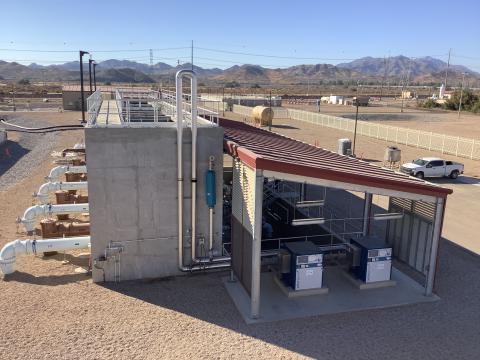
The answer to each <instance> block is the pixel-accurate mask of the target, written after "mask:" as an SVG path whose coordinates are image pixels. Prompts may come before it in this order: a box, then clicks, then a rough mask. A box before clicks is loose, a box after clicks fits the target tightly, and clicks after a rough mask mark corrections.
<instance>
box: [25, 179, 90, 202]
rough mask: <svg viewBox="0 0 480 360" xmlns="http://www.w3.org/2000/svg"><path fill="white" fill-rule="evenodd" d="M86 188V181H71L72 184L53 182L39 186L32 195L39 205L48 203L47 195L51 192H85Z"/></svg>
mask: <svg viewBox="0 0 480 360" xmlns="http://www.w3.org/2000/svg"><path fill="white" fill-rule="evenodd" d="M87 188H88V182H86V181H72V182H61V181H54V182H47V183H45V184H42V185H40V187H39V188H38V192H37V193H35V194H33V196H34V197H36V198H37V199H38V200H39V201H40V203H41V204H46V203H48V195H49V194H50V193H51V192H52V191H57V190H85V189H87Z"/></svg>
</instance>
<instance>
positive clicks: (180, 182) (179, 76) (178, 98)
mask: <svg viewBox="0 0 480 360" xmlns="http://www.w3.org/2000/svg"><path fill="white" fill-rule="evenodd" d="M182 74H183V72H182V70H180V71H178V72H177V74H176V76H175V90H176V105H177V191H178V194H177V197H178V200H177V201H178V267H179V268H180V270H183V268H184V266H183V109H182V92H183V88H182V80H183V77H182V76H183V75H182Z"/></svg>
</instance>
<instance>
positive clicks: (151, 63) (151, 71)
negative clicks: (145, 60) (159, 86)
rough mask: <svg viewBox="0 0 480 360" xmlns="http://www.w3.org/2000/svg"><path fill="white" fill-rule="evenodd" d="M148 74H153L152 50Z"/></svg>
mask: <svg viewBox="0 0 480 360" xmlns="http://www.w3.org/2000/svg"><path fill="white" fill-rule="evenodd" d="M150 74H153V49H150Z"/></svg>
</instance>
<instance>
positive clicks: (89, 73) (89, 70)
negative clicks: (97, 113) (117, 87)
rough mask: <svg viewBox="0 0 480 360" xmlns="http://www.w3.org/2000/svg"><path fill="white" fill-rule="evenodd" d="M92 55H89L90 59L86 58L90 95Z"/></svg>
mask: <svg viewBox="0 0 480 360" xmlns="http://www.w3.org/2000/svg"><path fill="white" fill-rule="evenodd" d="M92 63H93V60H92V57H91V56H90V59H88V81H89V83H90V95H92V92H93V91H92Z"/></svg>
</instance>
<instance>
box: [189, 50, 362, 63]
mask: <svg viewBox="0 0 480 360" xmlns="http://www.w3.org/2000/svg"><path fill="white" fill-rule="evenodd" d="M195 49H198V50H204V51H211V52H218V53H224V54H232V55H245V56H256V57H266V58H274V59H292V60H322V61H339V60H356V59H354V58H319V57H297V56H280V55H266V54H254V53H247V52H239V51H228V50H220V49H210V48H204V47H195Z"/></svg>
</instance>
